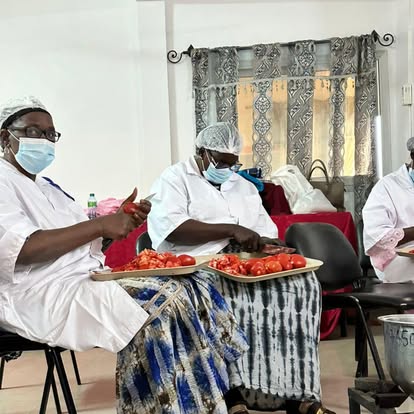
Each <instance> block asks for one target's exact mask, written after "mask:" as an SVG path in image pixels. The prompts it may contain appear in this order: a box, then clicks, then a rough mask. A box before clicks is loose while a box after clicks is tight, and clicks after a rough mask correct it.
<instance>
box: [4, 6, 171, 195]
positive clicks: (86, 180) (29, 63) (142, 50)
mask: <svg viewBox="0 0 414 414" xmlns="http://www.w3.org/2000/svg"><path fill="white" fill-rule="evenodd" d="M163 11H164V3H163V2H162V1H161V2H151V3H147V4H142V5H141V4H138V3H137V2H136V1H135V0H122V1H118V0H71V1H67V0H19V1H15V0H2V1H1V3H0V38H1V39H2V41H1V43H0V53H1V56H2V64H1V66H0V82H1V88H0V100H1V101H3V100H5V99H7V98H9V97H14V96H20V95H25V94H34V95H36V96H38V97H39V98H40V99H41V100H42V101H44V103H45V104H46V106H47V107H48V108H49V109H50V111H51V113H52V115H53V117H54V121H55V126H56V128H57V130H58V131H60V132H61V133H62V138H61V141H60V142H59V143H58V144H57V145H58V146H57V158H56V160H55V162H54V164H53V165H52V166H51V167H49V168H48V169H47V170H46V171H45V175H48V176H51V177H53V179H54V180H55V181H57V182H58V183H59V184H61V186H62V187H63V188H65V189H67V191H69V192H70V193H72V194H74V196H75V197H76V198H78V199H79V201H80V202H82V203H86V199H87V195H88V193H89V192H95V193H96V195H97V197H98V199H102V198H106V197H108V196H115V197H125V196H126V195H128V194H129V193H130V192H131V191H132V189H133V187H134V186H136V185H137V186H138V188H139V190H140V194H141V195H142V196H145V195H147V192H148V190H149V185H150V182H152V181H153V180H154V179H155V177H156V176H157V175H158V174H159V173H160V172H161V170H162V168H164V167H165V165H168V164H169V163H170V159H171V156H170V139H169V123H168V97H167V96H168V95H167V73H166V62H165V60H164V66H162V64H160V62H158V61H157V62H153V60H152V56H151V54H150V53H148V50H150V51H151V49H153V50H155V51H156V52H157V51H158V49H160V48H161V51H162V54H164V51H165V24H164V23H163V24H162V25H161V26H160V24H159V21H160V19H158V16H163ZM154 14H156V16H157V20H158V25H157V24H155V25H151V19H152V17H151V16H153V15H154ZM152 30H157V34H158V33H159V34H161V36H160V37H159V38H158V39H157V37H156V36H154V38H155V42H152V43H153V44H151V39H148V35H151V31H152ZM161 63H162V62H161ZM150 71H151V73H150V75H149V72H150ZM150 76H153V77H154V79H156V83H155V82H152V83H153V84H156V85H157V88H159V93H158V96H157V98H155V97H152V96H151V92H150V90H149V82H147V81H146V80H145V79H149V78H150ZM143 78H144V79H143ZM144 97H145V98H146V99H147V103H148V104H149V106H150V107H151V108H152V111H154V112H155V110H157V111H159V112H160V113H161V114H162V117H164V118H165V119H166V120H167V122H163V123H156V124H154V125H152V126H151V131H150V127H149V124H150V123H153V121H154V119H155V117H154V118H152V112H151V114H150V117H148V116H147V115H148V114H147V109H146V108H147V106H145V105H144V104H143V99H144ZM159 148H161V149H162V151H161V152H160V155H158V156H156V154H155V149H156V150H158V149H159Z"/></svg>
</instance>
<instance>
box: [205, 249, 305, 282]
mask: <svg viewBox="0 0 414 414" xmlns="http://www.w3.org/2000/svg"><path fill="white" fill-rule="evenodd" d="M209 266H210V267H213V268H214V269H217V270H222V271H223V272H226V273H229V274H231V275H235V276H240V275H244V276H247V275H252V276H262V275H266V274H269V273H278V272H282V271H284V270H292V269H299V268H302V267H305V266H306V259H305V258H304V257H303V256H301V255H300V254H287V253H279V254H276V255H274V256H267V257H263V258H253V259H248V260H242V259H240V258H239V257H238V256H236V255H234V254H225V255H224V256H222V257H220V258H218V259H212V260H210V263H209Z"/></svg>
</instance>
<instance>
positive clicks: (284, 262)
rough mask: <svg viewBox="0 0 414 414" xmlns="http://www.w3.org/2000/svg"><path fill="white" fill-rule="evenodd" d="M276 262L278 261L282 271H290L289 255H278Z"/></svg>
mask: <svg viewBox="0 0 414 414" xmlns="http://www.w3.org/2000/svg"><path fill="white" fill-rule="evenodd" d="M277 260H279V262H280V264H281V265H282V267H283V270H290V269H292V267H291V263H290V255H288V254H286V253H279V254H278V255H277Z"/></svg>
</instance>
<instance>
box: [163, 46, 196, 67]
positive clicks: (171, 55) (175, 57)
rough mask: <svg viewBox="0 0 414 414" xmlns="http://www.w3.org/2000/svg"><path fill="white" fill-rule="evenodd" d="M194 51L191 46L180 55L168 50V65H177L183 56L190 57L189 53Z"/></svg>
mask: <svg viewBox="0 0 414 414" xmlns="http://www.w3.org/2000/svg"><path fill="white" fill-rule="evenodd" d="M193 49H194V47H193V45H190V46H188V49H187V50H183V51H182V52H181V53H180V54H178V52H177V51H176V50H169V51H168V53H167V59H168V62H170V63H178V62H180V61H181V59H182V58H183V56H184V55H187V56H191V51H192V50H193Z"/></svg>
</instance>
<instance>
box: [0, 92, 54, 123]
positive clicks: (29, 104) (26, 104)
mask: <svg viewBox="0 0 414 414" xmlns="http://www.w3.org/2000/svg"><path fill="white" fill-rule="evenodd" d="M30 109H34V110H41V111H44V112H48V110H47V109H46V107H45V106H44V105H43V104H42V103H41V102H40V101H39V100H38V99H37V98H35V97H34V96H25V97H23V98H14V99H10V100H9V101H7V102H5V103H4V104H2V105H0V127H1V128H3V124H4V122H5V121H7V120H8V119H10V118H11V117H13V115H16V114H18V113H20V112H22V115H23V113H27V112H30ZM25 110H26V111H25ZM10 123H11V122H10Z"/></svg>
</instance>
